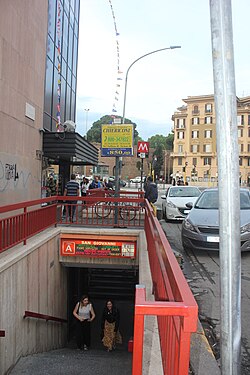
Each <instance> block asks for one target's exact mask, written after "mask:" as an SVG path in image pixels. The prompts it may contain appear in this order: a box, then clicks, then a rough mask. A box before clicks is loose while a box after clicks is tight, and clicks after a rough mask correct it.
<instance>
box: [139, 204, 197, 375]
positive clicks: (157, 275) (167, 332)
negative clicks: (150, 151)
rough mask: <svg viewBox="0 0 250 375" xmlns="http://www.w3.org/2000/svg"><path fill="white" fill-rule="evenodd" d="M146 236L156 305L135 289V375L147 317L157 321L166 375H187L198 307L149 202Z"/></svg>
mask: <svg viewBox="0 0 250 375" xmlns="http://www.w3.org/2000/svg"><path fill="white" fill-rule="evenodd" d="M145 233H146V238H147V246H148V253H149V262H150V268H151V275H152V281H153V288H154V294H155V300H156V301H155V302H147V301H146V300H145V290H144V288H143V287H142V286H139V287H137V289H136V301H135V324H134V350H133V352H134V355H133V375H141V374H142V351H143V333H144V316H145V315H155V316H157V318H158V328H159V336H160V346H161V355H162V365H163V371H164V374H165V375H169V374H172V375H187V374H188V371H189V357H190V337H191V333H192V332H195V331H196V326H197V318H198V307H197V304H196V302H195V299H194V297H193V295H192V293H191V291H190V289H189V286H188V284H187V282H186V280H185V278H184V275H183V273H182V271H181V269H180V267H179V265H178V263H177V260H176V258H175V256H174V254H173V252H172V250H171V248H170V245H169V243H168V241H167V239H166V236H165V234H164V232H163V230H162V228H161V226H160V224H159V222H158V220H157V219H156V217H155V216H154V215H153V210H152V207H151V206H150V205H149V204H148V203H147V202H146V214H145Z"/></svg>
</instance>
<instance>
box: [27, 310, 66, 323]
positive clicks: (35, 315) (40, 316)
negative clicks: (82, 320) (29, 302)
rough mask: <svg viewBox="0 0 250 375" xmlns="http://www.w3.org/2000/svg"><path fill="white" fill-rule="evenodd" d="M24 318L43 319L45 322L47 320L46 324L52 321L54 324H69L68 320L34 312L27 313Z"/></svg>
mask: <svg viewBox="0 0 250 375" xmlns="http://www.w3.org/2000/svg"><path fill="white" fill-rule="evenodd" d="M23 318H24V319H25V318H37V319H43V320H46V322H48V321H49V320H52V321H54V322H59V323H67V322H68V320H67V319H63V318H57V317H55V316H51V315H46V314H40V313H36V312H33V311H25V312H24V316H23Z"/></svg>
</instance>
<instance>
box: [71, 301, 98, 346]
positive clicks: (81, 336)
mask: <svg viewBox="0 0 250 375" xmlns="http://www.w3.org/2000/svg"><path fill="white" fill-rule="evenodd" d="M73 315H74V317H75V318H76V319H77V336H76V343H77V348H78V349H83V350H88V349H89V347H90V338H91V334H90V333H91V332H90V331H91V322H92V321H93V320H94V319H95V312H94V309H93V306H92V303H90V302H89V298H88V296H87V295H83V296H82V297H81V299H80V301H79V302H77V304H76V305H75V308H74V311H73Z"/></svg>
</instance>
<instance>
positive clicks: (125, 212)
mask: <svg viewBox="0 0 250 375" xmlns="http://www.w3.org/2000/svg"><path fill="white" fill-rule="evenodd" d="M113 196H114V194H113V193H107V197H113ZM116 208H117V209H118V213H119V215H120V218H121V219H122V220H124V221H126V220H127V221H131V220H133V219H134V218H135V216H136V208H135V207H134V206H133V205H132V204H129V203H123V202H122V203H121V206H117V207H116V203H114V206H113V205H112V202H104V201H100V202H97V203H96V204H95V214H96V216H98V217H100V218H107V217H108V216H109V215H110V213H111V211H112V210H115V209H116Z"/></svg>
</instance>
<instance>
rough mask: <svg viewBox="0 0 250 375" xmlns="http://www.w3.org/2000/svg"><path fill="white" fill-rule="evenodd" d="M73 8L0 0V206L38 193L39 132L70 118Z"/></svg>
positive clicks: (42, 0)
mask: <svg viewBox="0 0 250 375" xmlns="http://www.w3.org/2000/svg"><path fill="white" fill-rule="evenodd" d="M79 6H80V0H49V1H48V0H34V1H33V0H22V1H8V0H3V1H1V2H0V122H1V137H0V197H1V204H2V205H4V204H9V203H15V202H20V201H26V200H31V199H37V198H40V197H41V186H42V184H43V181H42V179H43V170H44V167H46V165H44V158H43V154H44V152H43V148H44V144H43V138H44V131H46V132H54V131H57V130H58V122H60V123H63V122H64V121H65V120H66V119H67V120H72V121H74V120H75V109H76V105H75V103H76V80H77V74H76V72H77V50H78V30H79V26H78V25H79V11H80V10H79ZM45 164H46V163H45Z"/></svg>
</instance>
